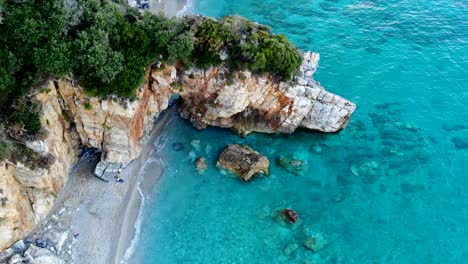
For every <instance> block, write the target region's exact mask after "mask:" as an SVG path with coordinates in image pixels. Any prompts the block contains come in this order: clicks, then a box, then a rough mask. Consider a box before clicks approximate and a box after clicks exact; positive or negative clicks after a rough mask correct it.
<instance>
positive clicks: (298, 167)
mask: <svg viewBox="0 0 468 264" xmlns="http://www.w3.org/2000/svg"><path fill="white" fill-rule="evenodd" d="M276 161H277V162H278V164H279V165H281V166H282V167H283V168H285V169H286V170H287V171H289V172H291V173H294V174H296V175H302V174H303V173H304V172H305V171H306V170H307V169H308V167H309V166H308V165H307V163H306V162H305V161H302V160H300V159H296V158H293V157H283V156H280V157H278V158H277V159H276Z"/></svg>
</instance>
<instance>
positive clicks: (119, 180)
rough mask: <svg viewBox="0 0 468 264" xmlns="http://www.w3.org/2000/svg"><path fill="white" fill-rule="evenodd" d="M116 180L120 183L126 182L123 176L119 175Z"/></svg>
mask: <svg viewBox="0 0 468 264" xmlns="http://www.w3.org/2000/svg"><path fill="white" fill-rule="evenodd" d="M115 180H116V181H117V182H118V183H124V180H123V179H122V178H120V177H119V176H115Z"/></svg>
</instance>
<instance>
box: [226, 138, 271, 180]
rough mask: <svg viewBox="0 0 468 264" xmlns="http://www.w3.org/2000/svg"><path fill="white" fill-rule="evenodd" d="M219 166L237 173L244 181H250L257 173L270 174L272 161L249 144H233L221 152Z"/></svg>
mask: <svg viewBox="0 0 468 264" xmlns="http://www.w3.org/2000/svg"><path fill="white" fill-rule="evenodd" d="M217 166H218V167H220V168H222V169H226V170H228V171H230V172H233V173H236V174H237V175H239V177H240V178H241V179H242V180H243V181H248V180H250V179H251V178H252V177H253V176H255V175H256V174H259V173H261V174H268V173H269V167H270V162H269V161H268V159H267V158H266V157H265V156H262V155H261V154H260V153H258V152H257V151H255V150H253V149H252V148H250V147H248V146H245V145H239V144H233V145H229V146H228V147H227V148H226V149H225V150H224V151H223V152H222V153H221V155H220V156H219V160H218V163H217Z"/></svg>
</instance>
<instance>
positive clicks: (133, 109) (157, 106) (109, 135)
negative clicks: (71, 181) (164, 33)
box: [57, 69, 175, 164]
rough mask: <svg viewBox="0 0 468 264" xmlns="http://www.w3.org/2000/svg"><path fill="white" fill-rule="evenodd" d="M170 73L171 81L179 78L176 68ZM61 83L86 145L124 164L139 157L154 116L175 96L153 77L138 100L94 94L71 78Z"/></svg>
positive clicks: (67, 106)
mask: <svg viewBox="0 0 468 264" xmlns="http://www.w3.org/2000/svg"><path fill="white" fill-rule="evenodd" d="M166 74H167V75H168V80H170V79H171V76H174V78H175V69H173V72H167V73H166ZM57 86H58V91H59V94H60V97H61V98H62V100H63V108H64V109H65V111H66V112H68V113H69V115H70V116H71V117H72V118H73V122H74V123H75V125H76V130H77V131H78V134H79V136H80V139H81V142H82V144H83V145H85V146H87V147H93V148H96V149H99V150H102V151H103V156H102V160H103V161H106V162H112V163H123V164H126V163H128V162H130V161H132V160H133V159H135V158H136V157H138V155H139V154H140V151H141V148H142V140H141V139H142V137H143V136H144V135H146V134H147V132H149V131H150V130H151V128H152V127H153V121H154V117H155V116H157V115H158V114H159V113H161V112H162V111H163V110H165V109H166V108H167V107H168V103H169V99H170V97H171V95H172V91H171V89H170V88H169V87H155V86H154V85H153V83H152V80H151V79H150V81H149V82H148V83H147V84H146V85H144V86H142V87H141V88H140V89H139V90H138V91H137V96H136V100H134V101H129V100H125V101H120V100H118V99H116V98H109V99H100V98H97V97H90V96H87V95H86V94H85V93H84V90H83V88H82V87H80V86H74V85H72V82H71V81H70V80H59V81H57Z"/></svg>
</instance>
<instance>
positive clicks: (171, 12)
mask: <svg viewBox="0 0 468 264" xmlns="http://www.w3.org/2000/svg"><path fill="white" fill-rule="evenodd" d="M189 1H190V0H172V1H167V0H166V1H164V0H151V1H150V11H151V12H152V13H159V12H164V13H165V14H166V15H168V16H176V15H178V13H179V11H181V10H183V9H184V7H185V6H186V5H187V4H188V3H190V2H189Z"/></svg>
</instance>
